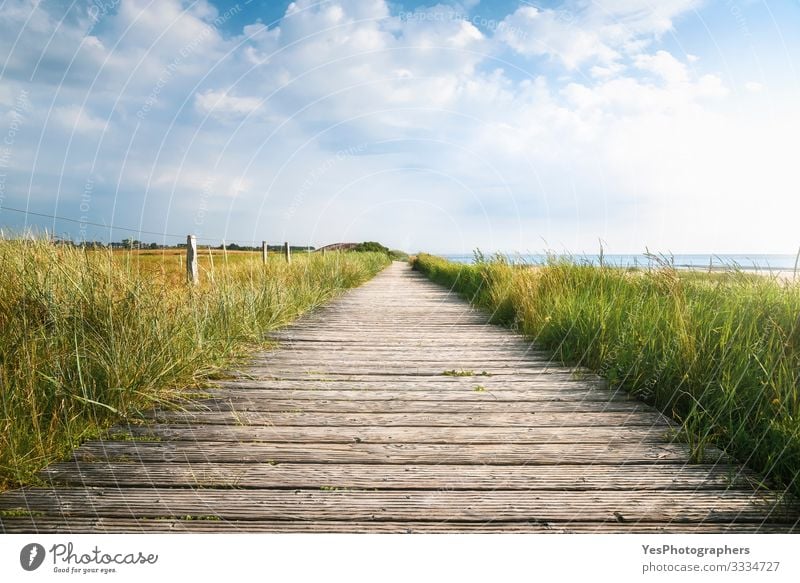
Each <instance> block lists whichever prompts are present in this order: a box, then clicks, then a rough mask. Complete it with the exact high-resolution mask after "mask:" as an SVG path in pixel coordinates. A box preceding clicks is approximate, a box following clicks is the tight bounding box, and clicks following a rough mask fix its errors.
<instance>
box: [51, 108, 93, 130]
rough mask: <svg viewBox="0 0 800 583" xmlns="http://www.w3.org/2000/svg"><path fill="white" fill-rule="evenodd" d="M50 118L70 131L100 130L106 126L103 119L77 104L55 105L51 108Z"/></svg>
mask: <svg viewBox="0 0 800 583" xmlns="http://www.w3.org/2000/svg"><path fill="white" fill-rule="evenodd" d="M51 119H52V120H53V121H55V122H56V123H58V124H59V125H61V126H62V127H64V128H65V129H67V130H69V131H71V132H72V131H75V132H79V133H92V132H102V131H103V130H104V129H105V128H106V122H105V121H104V120H102V119H100V118H98V117H94V116H92V115H90V114H89V113H87V111H86V110H85V109H84V108H82V107H80V106H78V105H64V106H60V107H56V108H55V109H54V110H53V113H52V116H51Z"/></svg>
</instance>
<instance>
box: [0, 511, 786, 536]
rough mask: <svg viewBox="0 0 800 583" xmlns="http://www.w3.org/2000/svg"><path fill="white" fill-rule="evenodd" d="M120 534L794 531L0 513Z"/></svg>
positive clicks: (69, 530)
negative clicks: (90, 516)
mask: <svg viewBox="0 0 800 583" xmlns="http://www.w3.org/2000/svg"><path fill="white" fill-rule="evenodd" d="M43 532H47V533H56V534H94V533H103V534H120V533H143V532H145V533H165V532H179V533H203V532H205V533H209V532H223V533H276V534H278V533H297V532H316V533H387V534H388V533H395V534H401V533H402V534H415V533H427V534H449V533H518V534H521V533H530V534H533V533H539V534H605V533H630V532H635V533H640V534H643V533H654V534H657V533H663V534H669V533H691V534H722V533H729V532H735V533H737V534H756V533H758V534H779V533H783V534H788V533H792V532H797V527H793V525H791V524H775V523H757V522H756V523H752V524H748V523H733V524H725V523H707V522H693V523H669V522H631V523H623V524H620V523H618V524H611V523H605V522H582V521H581V522H573V521H570V522H555V523H548V522H546V521H542V522H525V521H520V522H497V521H477V522H463V521H459V522H452V521H441V522H378V521H367V522H361V521H349V520H348V521H336V520H319V521H314V520H307V519H303V518H302V517H298V518H296V519H293V520H222V519H215V518H212V517H208V516H207V515H206V516H196V517H195V516H193V517H190V519H187V520H181V519H158V518H155V519H153V518H150V519H147V518H140V519H130V518H78V517H70V519H69V522H64V520H63V519H57V518H56V519H53V518H47V517H44V518H41V517H37V518H35V519H32V518H6V519H2V518H0V533H4V534H20V533H27V534H35V533H43Z"/></svg>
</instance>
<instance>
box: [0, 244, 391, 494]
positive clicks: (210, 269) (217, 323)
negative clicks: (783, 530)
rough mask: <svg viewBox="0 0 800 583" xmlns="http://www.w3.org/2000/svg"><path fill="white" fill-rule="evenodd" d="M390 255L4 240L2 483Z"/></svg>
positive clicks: (212, 366) (0, 261)
mask: <svg viewBox="0 0 800 583" xmlns="http://www.w3.org/2000/svg"><path fill="white" fill-rule="evenodd" d="M388 261H389V260H388V258H387V257H386V255H383V254H374V253H331V254H328V255H326V256H322V255H320V254H311V255H302V254H297V255H295V257H294V261H293V263H292V264H291V265H287V264H286V263H285V262H284V261H283V260H282V259H280V258H278V257H274V258H272V259H271V260H270V261H269V262H268V265H266V266H265V265H262V262H261V259H260V256H259V254H250V253H240V254H227V255H221V254H220V255H214V256H211V255H208V256H206V257H205V258H204V262H203V266H202V267H203V270H202V282H203V283H202V284H201V285H200V286H198V287H196V288H189V287H188V286H187V285H186V284H185V283H184V275H183V273H182V272H181V270H180V265H179V258H178V257H177V256H174V255H169V254H160V253H159V254H152V255H146V254H138V253H135V252H121V253H120V252H115V253H112V252H110V251H83V250H80V249H74V248H67V247H56V246H54V245H51V244H49V243H47V242H43V241H27V242H22V241H11V240H0V406H2V409H0V489H2V488H5V487H8V486H10V485H13V484H20V483H30V482H31V481H32V480H34V479H35V478H34V476H35V473H36V471H37V470H38V469H40V468H41V467H42V466H43V465H44V464H46V463H47V462H48V461H50V460H52V459H53V458H55V457H58V456H60V455H62V454H64V453H66V452H67V451H69V450H70V449H71V448H72V447H73V446H74V445H75V444H77V443H78V442H80V441H81V440H82V439H84V438H86V437H88V436H90V435H94V434H96V433H97V432H98V431H99V430H100V429H102V428H103V427H104V426H106V425H107V424H108V423H110V422H111V421H112V420H113V419H116V418H119V417H120V416H127V415H132V414H133V413H135V412H136V411H137V410H140V409H142V408H146V407H149V406H151V405H152V404H153V403H154V402H158V401H161V400H165V399H170V398H173V397H174V396H176V395H177V394H178V393H179V392H180V390H181V389H183V388H186V387H191V386H197V384H198V383H199V382H201V381H202V380H203V379H205V378H207V377H208V376H209V375H210V374H212V373H214V372H215V371H218V370H219V369H220V368H221V367H224V366H226V365H230V364H231V363H232V361H233V360H234V359H236V358H237V357H239V356H241V355H242V354H243V351H244V350H245V349H246V348H247V347H249V346H252V345H259V344H263V343H264V341H265V333H267V332H268V331H269V330H271V329H274V328H276V327H278V326H281V325H283V324H286V323H287V322H289V321H291V320H292V319H294V318H296V317H297V316H298V315H299V314H301V313H302V312H304V311H306V310H308V309H310V308H313V307H315V306H318V305H320V304H322V303H323V302H325V301H327V300H328V299H330V298H331V297H332V296H334V295H335V294H337V293H339V292H341V291H342V290H344V289H347V288H350V287H353V286H356V285H359V284H360V283H362V282H364V281H366V280H367V279H369V278H370V277H372V276H373V275H375V274H376V273H377V272H378V271H380V270H381V269H382V268H383V267H385V266H386V265H387V263H388Z"/></svg>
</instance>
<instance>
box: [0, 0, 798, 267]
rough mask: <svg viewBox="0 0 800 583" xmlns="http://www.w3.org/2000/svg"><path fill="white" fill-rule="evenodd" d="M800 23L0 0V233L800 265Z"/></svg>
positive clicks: (345, 6) (645, 10) (779, 16)
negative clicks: (770, 260)
mask: <svg viewBox="0 0 800 583" xmlns="http://www.w3.org/2000/svg"><path fill="white" fill-rule="evenodd" d="M799 25H800V2H798V1H790V0H783V1H779V2H778V1H776V2H772V1H750V0H721V1H717V2H712V1H708V0H660V1H656V0H604V1H595V2H592V1H587V0H568V1H565V2H528V1H521V0H519V1H518V0H495V1H491V0H480V1H478V0H463V1H460V2H459V1H450V2H440V3H435V2H419V1H414V2H403V1H386V0H329V1H321V2H320V1H313V0H297V1H296V2H292V3H289V2H281V1H273V0H249V1H248V0H240V1H239V2H233V1H230V0H226V1H222V0H219V1H211V0H197V1H180V0H74V1H70V0H51V1H42V2H33V1H23V0H0V227H2V229H3V230H4V232H6V233H20V232H22V231H24V230H25V229H26V228H31V227H33V228H35V229H37V230H44V229H46V230H48V231H49V232H52V233H55V234H56V235H58V236H60V237H64V238H69V239H72V240H75V241H79V240H103V241H108V240H120V239H122V238H124V237H133V238H138V239H141V240H143V241H148V242H151V241H152V242H158V243H165V244H170V245H173V244H175V243H178V242H181V241H183V240H185V237H186V235H187V234H190V233H191V234H195V235H197V236H198V238H199V239H200V242H201V243H210V244H216V245H218V244H220V242H221V241H222V240H223V239H224V240H226V241H227V242H229V243H230V242H239V243H240V244H252V243H256V244H259V243H260V241H262V240H267V241H269V242H270V243H276V244H277V243H280V242H282V241H290V242H291V243H292V244H296V245H313V246H321V245H325V244H328V243H333V242H350V241H364V240H376V241H380V242H382V243H384V244H385V245H387V246H389V247H392V248H399V249H404V250H406V251H410V252H416V251H423V250H424V251H429V252H434V253H463V252H467V253H469V252H471V251H472V250H474V249H481V250H483V251H486V252H493V251H505V252H521V253H526V252H541V251H543V250H553V251H558V252H561V251H568V252H571V253H596V252H597V251H598V250H599V249H600V247H601V246H602V247H603V249H604V251H605V252H606V253H635V252H643V251H644V250H645V249H649V250H650V251H652V252H659V253H676V254H679V253H719V254H723V253H787V254H791V253H795V252H796V251H797V249H798V246H800V227H798V223H800V221H798V218H799V217H800V188H799V187H798V182H799V181H798V168H800V165H799V164H798V163H797V159H798V155H800V143H799V142H800V105H798V104H800V35H798V34H797V30H798V27H799ZM20 211H25V212H20ZM26 213H27V214H26ZM53 216H55V217H59V218H52V217H53Z"/></svg>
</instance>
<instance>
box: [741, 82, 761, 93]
mask: <svg viewBox="0 0 800 583" xmlns="http://www.w3.org/2000/svg"><path fill="white" fill-rule="evenodd" d="M744 88H745V89H747V91H749V92H750V93H761V92H762V91H764V85H763V83H759V82H758V81H748V82H747V83H745V84H744Z"/></svg>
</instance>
